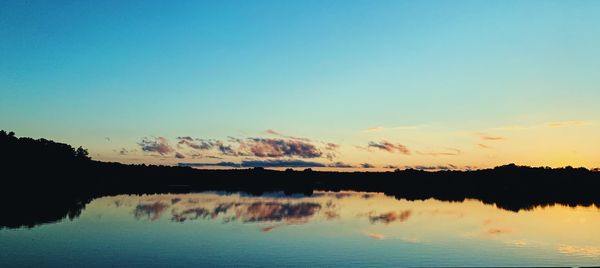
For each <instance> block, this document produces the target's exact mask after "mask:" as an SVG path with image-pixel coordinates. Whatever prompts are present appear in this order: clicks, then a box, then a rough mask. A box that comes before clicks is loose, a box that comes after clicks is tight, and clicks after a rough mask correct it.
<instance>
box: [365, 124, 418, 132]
mask: <svg viewBox="0 0 600 268" xmlns="http://www.w3.org/2000/svg"><path fill="white" fill-rule="evenodd" d="M422 127H425V125H409V126H396V127H382V126H378V127H369V128H367V129H365V130H363V131H362V132H365V133H374V132H380V131H384V130H409V129H419V128H422Z"/></svg>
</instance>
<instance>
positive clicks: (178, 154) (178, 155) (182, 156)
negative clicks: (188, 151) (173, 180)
mask: <svg viewBox="0 0 600 268" xmlns="http://www.w3.org/2000/svg"><path fill="white" fill-rule="evenodd" d="M175 158H179V159H183V158H185V155H183V154H182V153H180V152H175Z"/></svg>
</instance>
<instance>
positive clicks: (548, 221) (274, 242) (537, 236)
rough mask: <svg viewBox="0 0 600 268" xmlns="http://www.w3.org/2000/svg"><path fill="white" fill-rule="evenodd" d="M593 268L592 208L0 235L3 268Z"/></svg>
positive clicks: (276, 201) (133, 208) (413, 212)
mask: <svg viewBox="0 0 600 268" xmlns="http://www.w3.org/2000/svg"><path fill="white" fill-rule="evenodd" d="M32 213H35V212H32ZM7 216H8V215H7ZM599 264H600V210H599V209H598V208H596V207H575V208H570V207H564V206H552V207H544V208H542V207H538V208H535V209H533V210H528V211H520V212H512V211H507V210H502V209H499V208H497V207H495V206H492V205H485V204H483V203H481V202H479V201H475V200H467V201H464V202H460V203H458V202H454V203H451V202H441V201H436V200H432V199H430V200H426V201H406V200H396V199H394V198H392V197H388V196H385V195H383V194H376V193H359V192H341V193H332V192H316V193H315V194H314V195H313V196H310V197H304V196H284V195H282V194H278V193H273V194H267V195H263V196H260V197H256V196H249V195H245V194H239V193H237V194H220V193H214V192H207V193H198V194H162V195H146V196H126V195H122V196H115V197H103V198H99V199H96V200H94V201H92V202H91V203H90V204H88V205H87V206H86V207H85V209H84V210H83V211H82V213H81V215H80V216H79V217H77V218H74V219H72V220H69V219H64V220H61V221H59V222H56V223H50V224H43V225H38V226H35V227H33V228H17V229H7V228H4V229H1V230H0V267H12V266H36V267H39V266H47V267H65V266H77V267H81V266H87V267H109V266H117V267H124V266H168V267H183V266H254V267H256V266H281V265H284V266H302V267H305V266H344V267H347V266H361V267H362V266H379V267H381V266H383V267H388V266H517V265H519V266H540V265H541V266H552V265H562V266H591V265H599Z"/></svg>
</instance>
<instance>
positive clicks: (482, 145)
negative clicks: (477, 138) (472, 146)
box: [477, 143, 494, 149]
mask: <svg viewBox="0 0 600 268" xmlns="http://www.w3.org/2000/svg"><path fill="white" fill-rule="evenodd" d="M477 146H479V148H482V149H494V147H491V146H489V145H485V144H483V143H478V144H477Z"/></svg>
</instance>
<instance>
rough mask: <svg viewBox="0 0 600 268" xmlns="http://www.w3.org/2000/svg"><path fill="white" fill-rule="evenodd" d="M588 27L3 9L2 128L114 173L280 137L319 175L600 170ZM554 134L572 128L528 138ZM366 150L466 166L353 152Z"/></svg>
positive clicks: (380, 10)
mask: <svg viewBox="0 0 600 268" xmlns="http://www.w3.org/2000/svg"><path fill="white" fill-rule="evenodd" d="M597 14H600V3H599V2H596V1H212V2H208V1H180V2H176V3H173V2H167V1H137V2H136V1H108V2H97V1H76V2H73V3H69V2H64V3H63V2H61V1H31V2H24V1H3V2H2V3H1V4H0V40H2V42H0V58H1V59H2V60H1V61H0V93H1V95H2V96H3V97H2V98H1V99H0V127H1V128H3V129H8V130H14V131H15V132H17V134H18V135H23V136H33V137H47V138H52V139H56V140H60V141H64V142H68V143H71V144H75V145H84V146H85V147H88V148H89V149H90V150H91V151H92V153H93V155H92V156H96V158H97V159H100V160H116V161H124V162H159V163H166V164H173V163H176V162H177V161H180V159H174V158H173V157H172V156H171V155H170V156H165V155H163V156H162V157H159V158H157V157H152V156H151V153H152V152H145V151H143V150H141V148H140V147H141V146H140V145H139V143H140V141H141V140H142V139H143V138H144V137H165V138H166V139H167V140H169V142H170V143H171V146H173V147H175V145H174V144H175V143H176V140H177V137H180V136H192V137H194V138H198V139H219V140H223V141H225V140H227V137H229V136H231V137H235V138H248V137H271V138H278V139H285V138H284V137H272V136H273V135H271V136H269V135H268V134H267V133H265V131H266V130H268V129H272V130H276V131H277V132H278V133H283V134H285V135H288V136H294V137H306V138H309V139H310V140H311V141H313V142H315V141H319V142H331V143H336V144H339V145H340V149H339V150H342V151H340V152H338V153H337V155H336V157H337V159H335V160H331V159H328V160H325V159H309V160H311V161H312V160H318V161H322V162H327V161H341V162H348V163H352V164H353V165H358V164H360V163H361V162H363V161H366V162H369V163H373V164H374V165H377V166H383V165H387V164H390V165H391V164H394V165H403V164H405V165H416V164H422V165H441V164H449V163H458V165H463V166H466V165H469V163H472V164H473V165H477V166H490V165H494V164H501V163H503V162H506V161H509V162H511V160H512V159H514V156H518V158H517V159H516V160H515V161H517V162H522V163H523V164H539V165H544V164H548V165H566V164H572V165H585V166H594V165H600V163H599V162H598V160H597V159H598V154H597V153H594V152H595V151H598V149H600V146H599V143H598V142H596V141H594V140H593V139H594V137H597V136H596V135H597V134H598V133H599V129H598V127H597V125H596V124H595V121H596V120H598V119H599V117H600V108H599V106H598V105H597V103H598V101H600V88H599V85H600V75H598V73H600V67H599V66H600V65H599V64H598V62H600V16H598V15H597ZM556 122H563V123H564V122H566V123H564V124H563V125H564V126H567V125H568V127H561V130H560V131H561V132H557V130H556V129H555V128H553V127H547V128H548V129H546V128H540V127H532V126H543V125H544V126H548V125H551V124H552V123H556ZM507 126H513V127H514V126H519V127H521V129H527V130H521V131H518V133H515V132H514V131H513V132H510V133H502V131H506V129H507ZM377 127H380V130H383V131H365V130H367V129H369V128H377ZM567 129H568V130H567ZM373 132H375V133H373ZM482 133H484V134H486V135H496V136H501V137H502V138H504V139H503V142H502V144H500V145H498V144H494V145H493V146H492V145H486V146H488V147H494V148H496V149H497V150H496V151H494V152H493V153H492V154H493V155H492V156H490V155H489V154H490V152H481V150H480V148H483V147H480V148H471V147H470V146H472V145H473V146H475V145H478V144H479V142H480V141H481V140H478V138H479V139H480V138H481V136H482V135H480V134H482ZM106 137H108V138H109V139H110V142H109V141H108V139H105V138H106ZM465 137H469V138H465ZM561 137H562V138H561ZM469 139H472V141H471V140H469ZM556 139H559V140H558V141H557V140H556ZM582 139H583V140H582ZM540 140H541V141H543V142H544V143H543V144H537V142H538V141H540ZM371 141H376V142H380V141H390V142H392V143H394V144H402V145H405V146H408V147H409V148H412V150H413V151H417V150H419V151H427V150H429V151H432V150H437V151H439V150H445V149H444V148H452V149H458V150H460V152H461V153H460V154H459V155H454V158H451V157H450V156H448V157H447V158H444V159H440V158H439V157H435V158H432V159H431V158H426V157H424V156H423V155H421V156H418V155H416V154H412V155H411V156H410V157H408V156H407V157H405V156H395V155H390V154H388V152H378V151H377V150H375V151H371V150H361V149H360V148H357V147H366V148H367V149H368V148H369V147H368V146H367V145H368V143H369V142H371ZM487 141H489V140H487ZM557 143H558V145H557ZM565 143H566V144H565ZM584 143H585V144H584ZM523 145H527V146H526V147H523ZM236 146H237V145H236ZM475 147H477V146H475ZM123 148H125V149H127V151H128V152H131V153H128V155H127V156H125V155H121V154H117V153H116V151H118V150H120V149H123ZM553 148H554V150H552V149H553ZM175 149H176V148H175ZM136 150H137V151H136ZM134 151H135V152H134ZM174 151H175V150H174ZM573 151H575V152H576V153H577V155H579V156H578V157H574V156H573V155H568V154H570V153H573ZM182 153H183V152H182ZM185 154H186V155H188V156H189V155H191V154H193V153H192V152H185ZM548 154H551V155H553V157H552V158H551V159H545V160H540V158H539V157H537V156H538V155H548ZM481 155H486V157H488V158H489V159H488V158H486V159H484V160H481ZM290 157H292V158H293V156H290ZM511 157H513V158H511ZM187 158H188V159H186V160H190V159H189V157H187ZM255 158H256V155H252V156H247V155H246V156H237V157H235V158H232V159H227V160H232V161H242V160H255ZM269 159H270V158H269ZM271 160H272V159H271ZM194 161H197V162H210V159H194ZM477 161H479V162H478V163H473V162H477Z"/></svg>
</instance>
